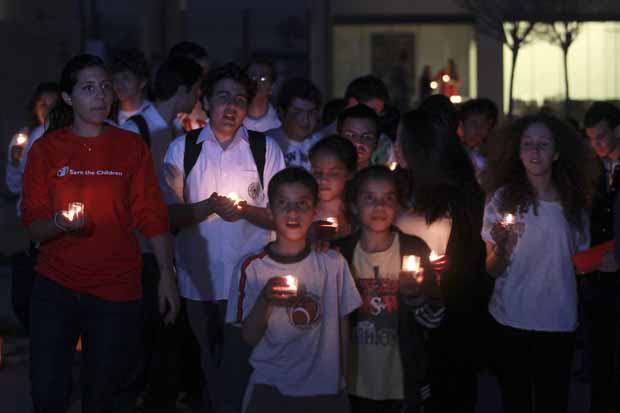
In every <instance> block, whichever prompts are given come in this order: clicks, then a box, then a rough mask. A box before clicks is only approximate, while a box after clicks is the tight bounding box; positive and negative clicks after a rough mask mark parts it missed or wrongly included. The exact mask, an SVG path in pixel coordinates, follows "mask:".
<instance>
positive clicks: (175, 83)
mask: <svg viewBox="0 0 620 413" xmlns="http://www.w3.org/2000/svg"><path fill="white" fill-rule="evenodd" d="M201 73H202V68H201V67H200V66H199V65H198V64H197V63H195V62H194V61H193V60H191V59H186V58H176V59H168V60H166V61H165V62H164V63H163V64H162V65H161V66H160V68H159V69H158V70H157V73H156V75H155V80H154V88H153V91H154V96H155V102H154V103H149V105H148V106H146V107H145V108H143V110H142V111H141V112H140V113H138V114H136V115H134V116H132V117H131V118H129V120H127V121H126V122H125V123H124V124H123V125H122V128H123V129H126V130H129V131H132V132H135V133H137V134H139V135H142V137H143V139H144V140H145V141H146V142H147V144H148V145H149V147H150V149H151V154H152V158H153V164H154V167H155V173H156V174H157V177H158V178H159V182H160V185H161V184H162V183H163V170H164V156H165V155H166V151H167V149H168V145H169V144H170V142H172V140H173V139H174V138H176V137H177V136H178V135H180V134H181V133H182V131H179V130H178V129H175V127H174V119H175V118H176V115H177V114H178V113H180V112H188V111H191V110H192V108H193V107H194V104H195V103H196V101H197V99H198V91H199V87H200V80H201ZM137 236H138V240H139V241H140V246H141V249H142V262H143V267H142V285H143V290H144V291H143V295H144V303H143V304H144V305H143V308H144V311H143V314H144V319H143V329H144V331H143V336H142V337H143V344H142V349H141V354H140V355H139V356H138V357H139V359H140V363H139V365H140V370H139V371H138V376H137V378H136V384H135V385H136V387H137V389H138V391H143V397H142V402H143V407H144V408H145V409H146V410H147V411H149V409H151V408H155V407H158V408H173V407H174V406H175V405H176V396H177V391H178V390H180V389H179V388H178V386H180V383H179V382H180V373H179V366H178V365H179V364H180V363H178V360H179V359H180V358H181V354H182V350H181V344H180V342H179V340H178V337H174V336H175V335H178V334H179V331H181V330H180V329H182V328H183V326H186V325H187V323H183V322H181V323H177V324H176V325H175V326H174V327H166V328H165V327H164V325H163V324H162V323H161V316H160V315H159V312H158V311H157V306H158V303H157V286H158V280H159V268H158V266H157V261H156V260H155V256H154V255H153V250H152V248H151V246H150V244H149V243H148V241H146V239H144V237H142V236H141V235H140V234H138V235H137ZM183 320H184V319H183ZM187 330H189V328H187Z"/></svg>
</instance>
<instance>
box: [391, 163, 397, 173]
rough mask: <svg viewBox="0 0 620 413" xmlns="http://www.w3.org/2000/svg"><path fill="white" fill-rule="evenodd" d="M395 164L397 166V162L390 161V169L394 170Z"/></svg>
mask: <svg viewBox="0 0 620 413" xmlns="http://www.w3.org/2000/svg"><path fill="white" fill-rule="evenodd" d="M397 166H398V162H392V163H391V164H390V171H395V170H396V167H397Z"/></svg>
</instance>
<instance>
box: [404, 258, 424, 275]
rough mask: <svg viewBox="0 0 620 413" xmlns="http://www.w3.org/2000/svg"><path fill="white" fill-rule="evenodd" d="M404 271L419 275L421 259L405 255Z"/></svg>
mask: <svg viewBox="0 0 620 413" xmlns="http://www.w3.org/2000/svg"><path fill="white" fill-rule="evenodd" d="M402 270H403V271H406V272H411V273H418V272H420V257H418V256H417V255H405V256H404V257H403V269H402Z"/></svg>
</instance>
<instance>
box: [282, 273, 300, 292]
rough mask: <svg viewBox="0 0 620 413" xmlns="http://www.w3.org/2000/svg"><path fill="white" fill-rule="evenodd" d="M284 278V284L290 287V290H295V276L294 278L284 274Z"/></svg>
mask: <svg viewBox="0 0 620 413" xmlns="http://www.w3.org/2000/svg"><path fill="white" fill-rule="evenodd" d="M284 278H285V279H286V286H287V287H288V288H289V289H290V290H295V291H296V290H297V278H295V277H294V276H292V275H290V274H289V275H285V276H284Z"/></svg>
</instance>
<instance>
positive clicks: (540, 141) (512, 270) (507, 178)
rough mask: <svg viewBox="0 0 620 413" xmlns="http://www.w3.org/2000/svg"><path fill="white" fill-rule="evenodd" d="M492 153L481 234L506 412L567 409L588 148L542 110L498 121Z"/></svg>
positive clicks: (590, 170) (584, 240)
mask: <svg viewBox="0 0 620 413" xmlns="http://www.w3.org/2000/svg"><path fill="white" fill-rule="evenodd" d="M490 155H491V156H490V159H489V164H488V168H487V169H486V170H485V172H484V173H483V175H482V179H483V183H484V184H485V189H486V190H487V193H488V194H489V198H488V200H487V204H486V208H485V213H484V223H483V229H482V237H483V239H484V240H485V242H486V248H487V259H486V266H487V270H488V271H489V273H490V274H491V275H492V276H493V277H495V278H496V281H495V289H494V291H493V296H492V298H491V302H490V304H489V311H490V313H491V315H492V316H493V318H494V319H495V320H496V321H497V326H498V332H499V335H498V337H497V338H498V341H497V343H496V345H495V348H496V349H499V351H498V361H499V362H500V366H501V371H502V374H501V375H500V382H501V385H502V392H503V400H504V411H505V412H506V413H511V412H519V413H524V412H526V413H527V412H531V411H538V412H565V411H566V408H567V402H568V389H569V382H570V370H571V365H572V355H573V346H574V337H575V335H574V331H575V329H576V327H577V288H576V279H575V271H574V269H573V265H572V261H571V257H572V256H573V255H574V254H575V253H576V252H578V251H580V250H584V249H586V248H587V247H588V245H589V242H590V236H589V228H588V227H589V225H588V219H587V216H586V214H585V209H586V208H587V207H588V200H589V198H590V195H591V189H592V186H591V183H592V182H595V181H594V179H592V177H593V175H594V171H595V164H594V162H593V161H594V156H593V154H592V151H591V150H590V148H589V147H588V146H587V144H586V142H585V141H584V140H583V139H581V138H580V137H579V136H578V135H577V132H576V131H575V130H574V129H572V128H571V127H570V126H568V125H565V124H564V123H563V122H561V121H560V120H558V119H556V118H554V117H550V116H546V115H536V116H529V117H526V118H523V119H519V120H517V121H515V122H513V123H510V124H508V125H506V126H505V127H504V128H502V129H501V130H500V131H499V133H498V134H497V135H496V136H494V137H493V139H492V141H491V151H490Z"/></svg>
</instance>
